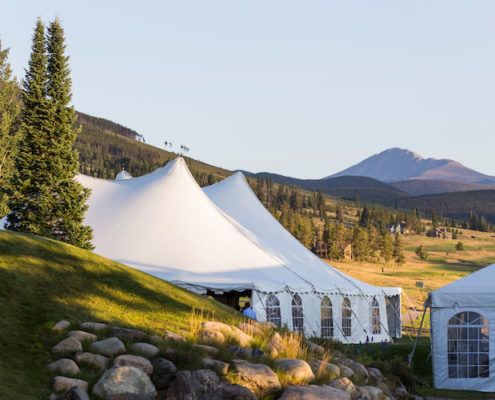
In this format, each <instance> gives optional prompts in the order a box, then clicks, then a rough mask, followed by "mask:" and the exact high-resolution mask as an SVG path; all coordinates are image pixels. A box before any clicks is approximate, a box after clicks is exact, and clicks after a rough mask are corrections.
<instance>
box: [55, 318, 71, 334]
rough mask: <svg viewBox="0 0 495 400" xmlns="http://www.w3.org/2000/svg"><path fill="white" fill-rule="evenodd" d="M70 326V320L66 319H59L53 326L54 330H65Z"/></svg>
mask: <svg viewBox="0 0 495 400" xmlns="http://www.w3.org/2000/svg"><path fill="white" fill-rule="evenodd" d="M69 326H70V322H69V321H66V320H65V319H63V320H61V321H58V322H57V323H56V324H55V325H53V326H52V331H57V332H63V331H65V330H66V329H67V328H68V327H69Z"/></svg>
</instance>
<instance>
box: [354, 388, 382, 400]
mask: <svg viewBox="0 0 495 400" xmlns="http://www.w3.org/2000/svg"><path fill="white" fill-rule="evenodd" d="M357 389H358V391H359V392H361V393H363V394H367V395H368V397H369V399H370V400H383V391H382V390H381V389H379V388H377V387H374V386H357Z"/></svg>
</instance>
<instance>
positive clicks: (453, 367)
mask: <svg viewBox="0 0 495 400" xmlns="http://www.w3.org/2000/svg"><path fill="white" fill-rule="evenodd" d="M489 338H490V332H489V329H488V321H487V320H486V318H485V317H483V316H482V315H480V314H478V313H476V312H472V311H464V312H460V313H458V314H456V315H454V316H453V317H452V318H451V319H450V320H449V324H448V326H447V340H448V343H447V353H448V356H447V357H448V364H449V378H488V377H489V376H490V369H489V364H488V359H489V357H488V356H489Z"/></svg>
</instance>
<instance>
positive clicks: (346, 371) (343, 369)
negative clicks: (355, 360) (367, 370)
mask: <svg viewBox="0 0 495 400" xmlns="http://www.w3.org/2000/svg"><path fill="white" fill-rule="evenodd" d="M353 375H355V373H354V371H353V370H352V369H350V368H349V367H347V366H345V365H341V366H340V376H342V377H343V378H350V377H351V376H353Z"/></svg>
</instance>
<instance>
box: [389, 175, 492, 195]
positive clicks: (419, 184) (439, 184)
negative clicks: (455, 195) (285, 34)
mask: <svg viewBox="0 0 495 400" xmlns="http://www.w3.org/2000/svg"><path fill="white" fill-rule="evenodd" d="M391 186H393V187H395V188H396V189H399V190H402V191H403V192H406V193H409V194H410V195H412V196H421V195H423V194H437V193H451V192H467V191H471V190H493V189H495V185H483V184H479V183H464V182H455V181H437V180H430V179H408V180H405V181H399V182H393V183H391Z"/></svg>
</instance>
